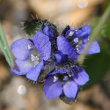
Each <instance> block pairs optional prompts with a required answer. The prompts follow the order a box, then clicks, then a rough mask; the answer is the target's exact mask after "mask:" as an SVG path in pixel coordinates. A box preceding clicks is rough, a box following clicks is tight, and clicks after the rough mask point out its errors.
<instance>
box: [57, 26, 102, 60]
mask: <svg viewBox="0 0 110 110" xmlns="http://www.w3.org/2000/svg"><path fill="white" fill-rule="evenodd" d="M90 34H91V27H90V26H83V27H82V28H80V29H78V30H71V29H70V28H69V26H67V27H66V28H65V29H64V31H63V33H62V35H60V36H58V38H57V47H58V50H59V51H61V52H62V53H63V54H65V55H68V57H69V58H70V59H77V58H78V55H79V54H81V53H82V51H83V49H84V48H85V47H86V45H87V43H88V41H89V37H90ZM95 53H100V46H99V44H98V42H97V41H94V42H93V43H92V45H91V47H90V49H89V50H88V52H87V54H95Z"/></svg>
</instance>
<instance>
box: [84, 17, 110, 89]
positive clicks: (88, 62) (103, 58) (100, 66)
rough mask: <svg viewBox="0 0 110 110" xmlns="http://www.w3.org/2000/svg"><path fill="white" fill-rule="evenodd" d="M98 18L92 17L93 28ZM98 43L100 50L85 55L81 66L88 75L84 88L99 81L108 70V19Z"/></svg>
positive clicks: (109, 69)
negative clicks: (93, 53)
mask: <svg viewBox="0 0 110 110" xmlns="http://www.w3.org/2000/svg"><path fill="white" fill-rule="evenodd" d="M99 20H100V18H98V17H97V18H94V20H93V21H92V23H91V26H92V28H93V29H94V28H95V27H96V25H97V23H98V21H99ZM98 36H99V39H98V40H99V44H100V47H101V52H100V53H99V54H95V55H90V56H87V57H86V59H85V62H84V64H83V67H84V68H85V69H86V71H87V73H88V74H89V76H90V81H89V82H88V83H87V84H86V85H85V86H84V88H88V87H91V86H92V85H94V84H96V83H97V82H100V81H101V80H102V79H103V78H104V76H105V75H106V74H107V73H109V71H110V20H107V21H106V23H105V24H104V26H103V27H102V29H101V30H100V32H99V34H98Z"/></svg>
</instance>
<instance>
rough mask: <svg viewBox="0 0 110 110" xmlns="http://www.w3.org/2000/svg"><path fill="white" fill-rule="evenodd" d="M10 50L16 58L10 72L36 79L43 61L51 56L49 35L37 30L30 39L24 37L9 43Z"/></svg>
mask: <svg viewBox="0 0 110 110" xmlns="http://www.w3.org/2000/svg"><path fill="white" fill-rule="evenodd" d="M45 32H46V31H45ZM47 33H48V32H47ZM11 50H12V53H13V55H14V56H15V58H16V60H15V66H14V67H13V68H12V70H11V72H12V73H13V74H15V75H26V77H27V78H28V79H30V80H33V81H37V79H38V77H39V75H40V73H41V71H42V69H43V66H44V61H47V60H48V59H49V58H50V56H51V42H50V40H49V36H47V35H45V33H43V32H40V31H38V32H37V33H36V35H35V36H34V38H33V40H32V41H31V40H29V39H25V38H22V39H19V40H16V41H15V42H14V43H13V44H12V45H11Z"/></svg>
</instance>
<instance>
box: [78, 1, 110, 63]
mask: <svg viewBox="0 0 110 110" xmlns="http://www.w3.org/2000/svg"><path fill="white" fill-rule="evenodd" d="M109 15H110V3H109V5H108V7H107V9H106V11H105V13H104V14H103V16H102V17H101V19H100V21H99V23H98V25H97V27H96V28H95V29H94V31H93V33H92V35H91V37H90V40H89V42H88V44H87V46H86V48H85V49H84V51H83V53H82V54H81V55H80V56H79V59H78V61H79V63H80V64H82V63H83V62H84V59H85V57H86V53H87V51H88V50H89V48H90V47H91V44H92V42H93V41H94V40H96V39H97V38H98V37H99V36H98V35H99V32H100V31H101V29H102V27H103V25H104V23H105V22H106V20H107V19H108V17H109Z"/></svg>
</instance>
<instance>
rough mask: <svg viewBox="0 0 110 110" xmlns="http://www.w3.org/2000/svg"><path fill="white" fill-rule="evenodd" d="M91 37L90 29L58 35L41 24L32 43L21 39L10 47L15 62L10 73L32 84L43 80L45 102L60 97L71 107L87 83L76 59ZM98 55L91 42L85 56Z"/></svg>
mask: <svg viewBox="0 0 110 110" xmlns="http://www.w3.org/2000/svg"><path fill="white" fill-rule="evenodd" d="M90 34H91V27H90V26H87V25H86V26H83V27H81V28H79V29H77V30H72V29H71V28H70V27H69V26H67V27H66V28H65V29H64V30H63V32H62V34H61V35H59V34H58V31H57V28H56V26H55V25H53V24H50V23H44V24H43V25H42V26H41V29H40V30H39V31H37V32H36V34H35V36H33V38H32V39H26V38H22V39H19V40H16V41H15V42H14V43H13V44H12V45H11V50H12V53H13V55H14V56H15V58H16V60H15V65H14V67H12V69H11V73H12V74H14V75H26V78H27V79H29V80H32V81H38V82H40V81H41V79H42V80H43V83H44V92H45V95H46V97H47V98H48V99H52V98H57V97H60V98H61V99H62V100H63V101H64V102H66V103H72V102H73V101H74V99H75V98H76V96H77V93H78V89H79V87H80V86H83V85H85V84H86V83H87V82H88V81H89V76H88V74H87V73H86V71H85V70H84V69H83V68H82V67H81V66H79V64H78V62H77V59H78V56H79V55H80V54H81V53H82V51H83V49H84V48H85V47H86V45H87V43H88V41H89V37H90ZM99 52H100V47H99V44H98V42H97V41H94V42H93V44H92V45H91V47H90V49H89V50H88V52H87V54H95V53H99Z"/></svg>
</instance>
